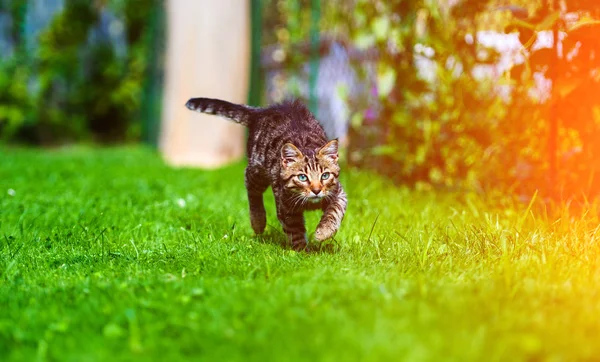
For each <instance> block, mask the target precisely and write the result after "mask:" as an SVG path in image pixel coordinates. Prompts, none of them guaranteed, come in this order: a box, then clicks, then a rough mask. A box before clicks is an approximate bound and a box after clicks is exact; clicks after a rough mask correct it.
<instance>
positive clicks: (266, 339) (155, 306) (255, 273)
mask: <svg viewBox="0 0 600 362" xmlns="http://www.w3.org/2000/svg"><path fill="white" fill-rule="evenodd" d="M243 169H244V164H243V163H242V162H240V163H237V164H235V165H232V166H229V167H225V168H222V169H219V170H213V171H203V170H196V169H173V168H170V167H168V166H166V165H165V164H164V163H163V162H162V161H161V159H160V157H159V156H158V155H156V154H155V153H153V152H152V151H149V150H147V149H144V148H137V147H124V148H111V149H90V148H85V147H82V148H67V149H57V150H49V151H39V150H29V149H18V148H17V149H14V148H4V149H0V356H2V358H1V359H2V360H3V361H13V360H14V361H32V360H35V359H36V358H37V359H41V360H44V359H47V360H57V361H81V360H87V361H96V360H97V361H101V360H111V361H120V360H138V359H139V360H157V361H158V360H161V361H175V360H207V361H221V360H228V361H229V360H256V361H284V360H285V361H293V360H319V361H352V360H356V361H359V360H360V361H376V360H394V361H396V360H409V361H439V360H451V361H452V360H453V361H477V360H478V361H507V360H511V361H518V360H529V361H531V360H546V359H548V360H576V359H578V360H581V359H584V360H589V359H594V358H597V357H598V356H600V343H597V342H598V339H599V338H600V322H599V321H600V293H599V286H600V273H599V266H600V264H599V262H600V260H599V256H600V250H599V247H598V241H597V236H596V231H597V230H598V218H597V212H596V211H595V209H590V210H589V212H588V213H587V214H586V215H584V216H583V217H575V216H573V214H569V213H568V212H567V211H566V210H563V211H562V212H559V213H558V214H556V216H549V215H548V213H547V212H545V211H544V209H543V208H542V207H540V206H538V205H534V206H533V207H532V208H529V209H528V205H527V203H525V204H518V203H515V202H511V201H509V200H503V199H498V198H496V199H494V200H490V199H489V198H488V199H487V200H484V198H483V197H482V196H478V195H476V194H449V193H441V192H437V193H434V192H415V191H411V190H409V189H407V188H396V187H393V186H392V185H391V184H389V183H388V182H386V181H385V180H383V179H381V178H378V177H376V176H374V175H372V174H369V173H366V172H359V171H356V170H352V171H346V172H345V174H344V175H343V178H342V181H343V183H344V185H345V187H346V189H347V191H348V195H349V196H348V197H349V207H348V211H347V214H346V218H345V220H344V223H343V225H342V229H341V231H340V233H338V235H337V236H336V240H335V241H332V242H330V243H328V244H326V245H324V246H323V248H322V250H321V251H320V252H314V253H310V254H306V253H296V252H294V251H292V250H290V248H289V247H287V246H286V245H285V241H284V240H285V238H284V236H283V235H282V234H281V231H280V230H281V229H280V227H279V225H278V222H277V221H276V218H275V210H274V205H273V198H272V196H271V195H269V196H267V197H266V198H265V199H266V203H267V207H268V217H269V221H268V223H269V225H270V227H268V228H267V229H268V232H267V233H266V235H264V236H262V237H255V236H254V235H253V233H252V230H251V228H250V225H249V219H248V212H247V201H246V198H245V190H244V182H243ZM317 220H318V214H316V213H314V214H310V215H309V218H308V224H309V225H310V227H309V230H310V231H314V227H315V225H316V222H317Z"/></svg>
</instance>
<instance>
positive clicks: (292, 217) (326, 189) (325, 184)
mask: <svg viewBox="0 0 600 362" xmlns="http://www.w3.org/2000/svg"><path fill="white" fill-rule="evenodd" d="M186 107H187V108H188V109H190V110H192V111H196V112H201V113H207V114H212V115H216V116H220V117H223V118H226V119H229V120H232V121H234V122H236V123H239V124H242V125H244V126H247V127H248V129H249V137H248V144H247V154H248V166H247V167H246V179H245V181H246V190H247V192H248V202H249V205H250V222H251V224H252V228H253V229H254V232H255V233H256V234H261V233H262V232H263V231H264V229H265V226H266V224H267V217H266V213H265V206H264V203H263V194H264V192H265V191H266V190H267V188H268V187H269V186H271V188H272V190H273V194H274V195H275V203H276V207H277V218H278V219H279V221H280V223H281V225H282V227H283V231H284V232H285V233H286V235H287V237H288V240H289V241H290V242H291V244H292V247H293V248H294V249H296V250H303V249H305V248H306V247H307V237H306V227H305V224H304V215H303V213H304V211H306V210H317V209H321V210H322V211H323V216H322V217H321V220H320V222H319V224H318V226H317V229H316V231H315V239H316V240H317V241H322V240H326V239H329V238H331V237H333V236H334V235H335V233H336V232H337V230H338V229H339V227H340V225H341V223H342V219H343V217H344V213H345V211H346V206H347V203H348V201H347V198H346V193H345V192H344V190H343V188H342V185H341V184H340V182H339V175H340V167H339V165H338V141H337V140H331V141H328V140H327V137H326V136H325V131H324V130H323V127H322V126H321V125H320V124H319V122H318V121H317V120H316V119H315V117H314V116H313V115H312V114H311V113H310V111H309V110H308V109H307V108H306V107H305V106H304V105H303V104H302V102H300V101H298V100H295V101H288V102H283V103H281V104H276V105H273V106H271V107H268V108H254V107H249V106H245V105H240V104H234V103H229V102H226V101H223V100H219V99H210V98H192V99H190V100H189V101H188V102H187V103H186Z"/></svg>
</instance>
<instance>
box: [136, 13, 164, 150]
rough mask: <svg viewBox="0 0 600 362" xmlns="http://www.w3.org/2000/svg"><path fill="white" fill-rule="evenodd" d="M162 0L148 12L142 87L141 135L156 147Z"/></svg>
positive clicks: (158, 125)
mask: <svg viewBox="0 0 600 362" xmlns="http://www.w3.org/2000/svg"><path fill="white" fill-rule="evenodd" d="M163 6H164V5H163V2H162V1H157V2H156V4H155V5H154V7H153V8H152V11H151V13H150V19H149V24H148V25H149V31H148V33H147V35H146V54H147V56H148V64H147V66H146V79H145V80H144V86H143V89H142V109H141V111H140V117H141V137H142V141H143V142H145V143H146V144H149V145H151V146H152V147H154V148H156V147H157V146H158V137H159V135H158V133H159V132H160V120H161V111H162V99H161V98H162V92H161V89H162V70H161V66H160V62H159V57H160V54H162V52H163V50H164V27H165V21H164V17H163V15H162V14H164V9H163Z"/></svg>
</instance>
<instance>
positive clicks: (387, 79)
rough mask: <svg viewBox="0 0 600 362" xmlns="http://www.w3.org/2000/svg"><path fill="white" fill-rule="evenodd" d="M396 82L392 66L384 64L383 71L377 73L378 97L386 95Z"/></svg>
mask: <svg viewBox="0 0 600 362" xmlns="http://www.w3.org/2000/svg"><path fill="white" fill-rule="evenodd" d="M395 83H396V71H395V70H394V68H392V67H388V66H384V69H383V71H380V72H378V74H377V89H378V91H379V97H380V98H385V97H387V96H388V95H389V94H390V92H391V91H392V89H394V84H395Z"/></svg>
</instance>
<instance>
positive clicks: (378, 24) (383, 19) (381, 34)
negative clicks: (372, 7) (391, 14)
mask: <svg viewBox="0 0 600 362" xmlns="http://www.w3.org/2000/svg"><path fill="white" fill-rule="evenodd" d="M371 28H372V30H373V33H374V34H375V38H376V39H377V40H383V39H385V38H386V37H387V35H388V31H389V30H390V19H389V18H388V17H387V16H380V17H379V18H377V19H375V20H374V21H373V23H372V25H371Z"/></svg>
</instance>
